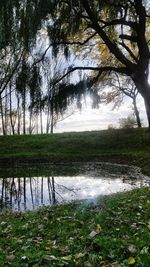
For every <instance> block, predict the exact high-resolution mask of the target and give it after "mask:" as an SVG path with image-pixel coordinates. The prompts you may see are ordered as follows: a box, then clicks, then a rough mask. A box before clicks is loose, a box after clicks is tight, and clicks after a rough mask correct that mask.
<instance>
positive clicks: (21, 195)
mask: <svg viewBox="0 0 150 267" xmlns="http://www.w3.org/2000/svg"><path fill="white" fill-rule="evenodd" d="M111 165H112V166H111V167H113V170H114V167H115V168H116V169H117V173H115V172H114V171H112V173H111V175H110V170H109V171H108V165H107V164H105V168H103V169H102V168H98V167H97V169H95V166H94V168H93V167H92V166H93V165H89V164H88V168H86V171H85V173H84V175H78V176H47V177H46V176H43V177H41V176H40V177H22V178H0V210H1V211H3V210H4V209H12V210H13V211H25V210H33V209H36V208H38V207H40V206H43V205H55V204H60V203H65V202H70V201H72V200H83V199H88V200H92V199H95V198H96V197H98V196H99V195H109V194H112V193H117V192H122V191H127V190H132V189H135V188H138V187H143V186H149V184H150V179H149V177H146V176H143V175H142V174H141V173H140V170H139V169H138V168H134V167H129V166H123V167H124V172H123V174H121V173H120V172H119V171H118V170H119V166H120V165H117V164H111ZM86 166H87V165H86ZM117 167H118V168H117ZM104 169H106V170H107V171H104ZM100 170H101V171H100ZM94 173H96V174H97V175H96V176H95V175H94ZM102 173H103V175H102ZM104 174H105V175H104Z"/></svg>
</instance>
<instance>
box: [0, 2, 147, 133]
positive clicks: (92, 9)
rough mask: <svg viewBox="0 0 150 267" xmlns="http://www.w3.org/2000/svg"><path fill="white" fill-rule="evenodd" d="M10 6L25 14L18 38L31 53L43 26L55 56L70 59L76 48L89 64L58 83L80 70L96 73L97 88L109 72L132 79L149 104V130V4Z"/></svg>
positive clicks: (20, 19)
mask: <svg viewBox="0 0 150 267" xmlns="http://www.w3.org/2000/svg"><path fill="white" fill-rule="evenodd" d="M5 2H7V4H9V3H10V2H11V3H15V4H14V5H15V10H17V12H16V14H20V16H18V15H16V17H17V18H19V23H18V24H17V25H18V26H17V27H18V28H17V27H16V28H17V32H18V34H17V35H16V38H18V40H20V41H22V42H23V44H24V45H26V47H27V48H28V49H30V45H31V44H33V40H34V38H35V35H36V33H37V32H38V31H39V29H41V28H42V27H43V31H45V30H46V29H47V33H48V35H49V38H50V45H49V47H50V46H52V47H53V52H54V55H57V53H58V51H59V49H61V50H63V51H64V54H65V55H66V57H67V56H68V55H69V47H70V46H71V47H73V48H74V50H73V51H74V53H76V54H77V55H80V54H81V55H82V58H84V59H86V63H85V64H84V66H83V65H82V66H76V67H73V66H69V68H68V69H67V70H66V73H65V74H62V77H61V78H60V79H58V80H57V81H56V82H57V83H58V82H60V81H62V79H63V78H65V77H66V76H67V75H69V74H70V73H73V72H74V71H76V70H78V69H80V70H81V69H82V70H91V71H92V73H91V76H90V77H92V80H93V81H94V79H95V82H96V83H98V82H99V83H100V81H101V76H102V75H103V74H104V73H105V74H107V75H108V76H109V74H110V73H111V72H116V73H120V74H123V75H126V76H129V77H130V78H131V79H132V81H133V82H134V84H135V86H136V88H137V90H138V92H139V93H140V94H141V96H142V97H143V99H144V102H145V107H146V113H147V118H148V124H149V129H150V84H149V81H148V75H149V59H150V40H149V31H150V24H149V22H150V10H149V1H146V0H145V1H144V0H143V1H142V0H105V1H104V0H74V1H73V0H64V1H62V0H39V1H35V0H28V1H19V0H13V1H10V0H6V1H2V3H3V5H4V3H5ZM21 3H24V7H23V4H21ZM7 8H8V7H7ZM13 14H14V12H13ZM13 16H14V15H13ZM11 17H12V16H11ZM6 26H7V25H6ZM8 26H9V28H10V29H11V27H10V25H8ZM5 28H7V27H5ZM10 33H11V31H10ZM19 38H20V39H19ZM7 39H8V41H9V38H8V37H7V38H6V40H7ZM49 47H48V48H49ZM48 48H46V50H45V53H44V54H46V52H47V49H48ZM93 55H94V56H93ZM91 59H92V60H93V62H92V65H91V66H90V62H91ZM87 60H88V61H89V63H88V64H87ZM86 64H87V65H86ZM94 64H95V65H94ZM107 75H106V78H107V77H108V76H107ZM93 77H94V78H93ZM93 83H94V82H92V85H93ZM62 97H63V96H62Z"/></svg>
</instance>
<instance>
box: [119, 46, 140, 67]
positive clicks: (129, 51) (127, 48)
mask: <svg viewBox="0 0 150 267" xmlns="http://www.w3.org/2000/svg"><path fill="white" fill-rule="evenodd" d="M118 44H120V45H121V46H123V47H124V48H125V49H126V51H127V52H128V53H129V54H130V56H131V57H132V58H133V59H134V60H135V62H136V63H137V62H138V59H137V58H136V56H135V55H134V54H133V52H132V51H131V50H130V48H129V47H128V46H127V45H126V44H125V43H121V42H118Z"/></svg>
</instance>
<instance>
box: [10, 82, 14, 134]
mask: <svg viewBox="0 0 150 267" xmlns="http://www.w3.org/2000/svg"><path fill="white" fill-rule="evenodd" d="M9 116H10V125H11V130H12V134H13V135H14V134H15V126H14V122H13V112H12V95H11V84H10V87H9Z"/></svg>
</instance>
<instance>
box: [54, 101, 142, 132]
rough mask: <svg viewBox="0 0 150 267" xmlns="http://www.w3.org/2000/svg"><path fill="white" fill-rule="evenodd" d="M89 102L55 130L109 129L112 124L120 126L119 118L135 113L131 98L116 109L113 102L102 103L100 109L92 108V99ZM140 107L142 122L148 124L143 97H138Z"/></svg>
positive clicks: (60, 123) (59, 123)
mask: <svg viewBox="0 0 150 267" xmlns="http://www.w3.org/2000/svg"><path fill="white" fill-rule="evenodd" d="M87 102H88V103H87V104H86V106H84V107H83V108H82V110H81V111H78V110H76V111H75V112H74V114H73V115H71V116H70V117H68V118H66V119H65V120H63V121H61V122H58V124H57V126H56V128H55V129H54V132H55V133H56V132H68V131H91V130H102V129H108V127H109V126H110V125H113V126H114V127H119V119H120V118H126V117H127V116H128V115H131V114H132V113H133V111H132V101H131V100H130V99H129V98H126V101H125V103H124V104H122V105H121V107H120V108H116V109H115V110H112V107H113V104H109V105H104V104H103V105H102V104H101V105H100V108H99V109H92V108H91V105H90V100H89V101H87ZM138 109H139V112H140V117H141V120H142V123H143V124H144V125H145V126H146V125H147V120H146V114H145V108H144V103H143V100H142V98H141V97H139V98H138Z"/></svg>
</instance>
